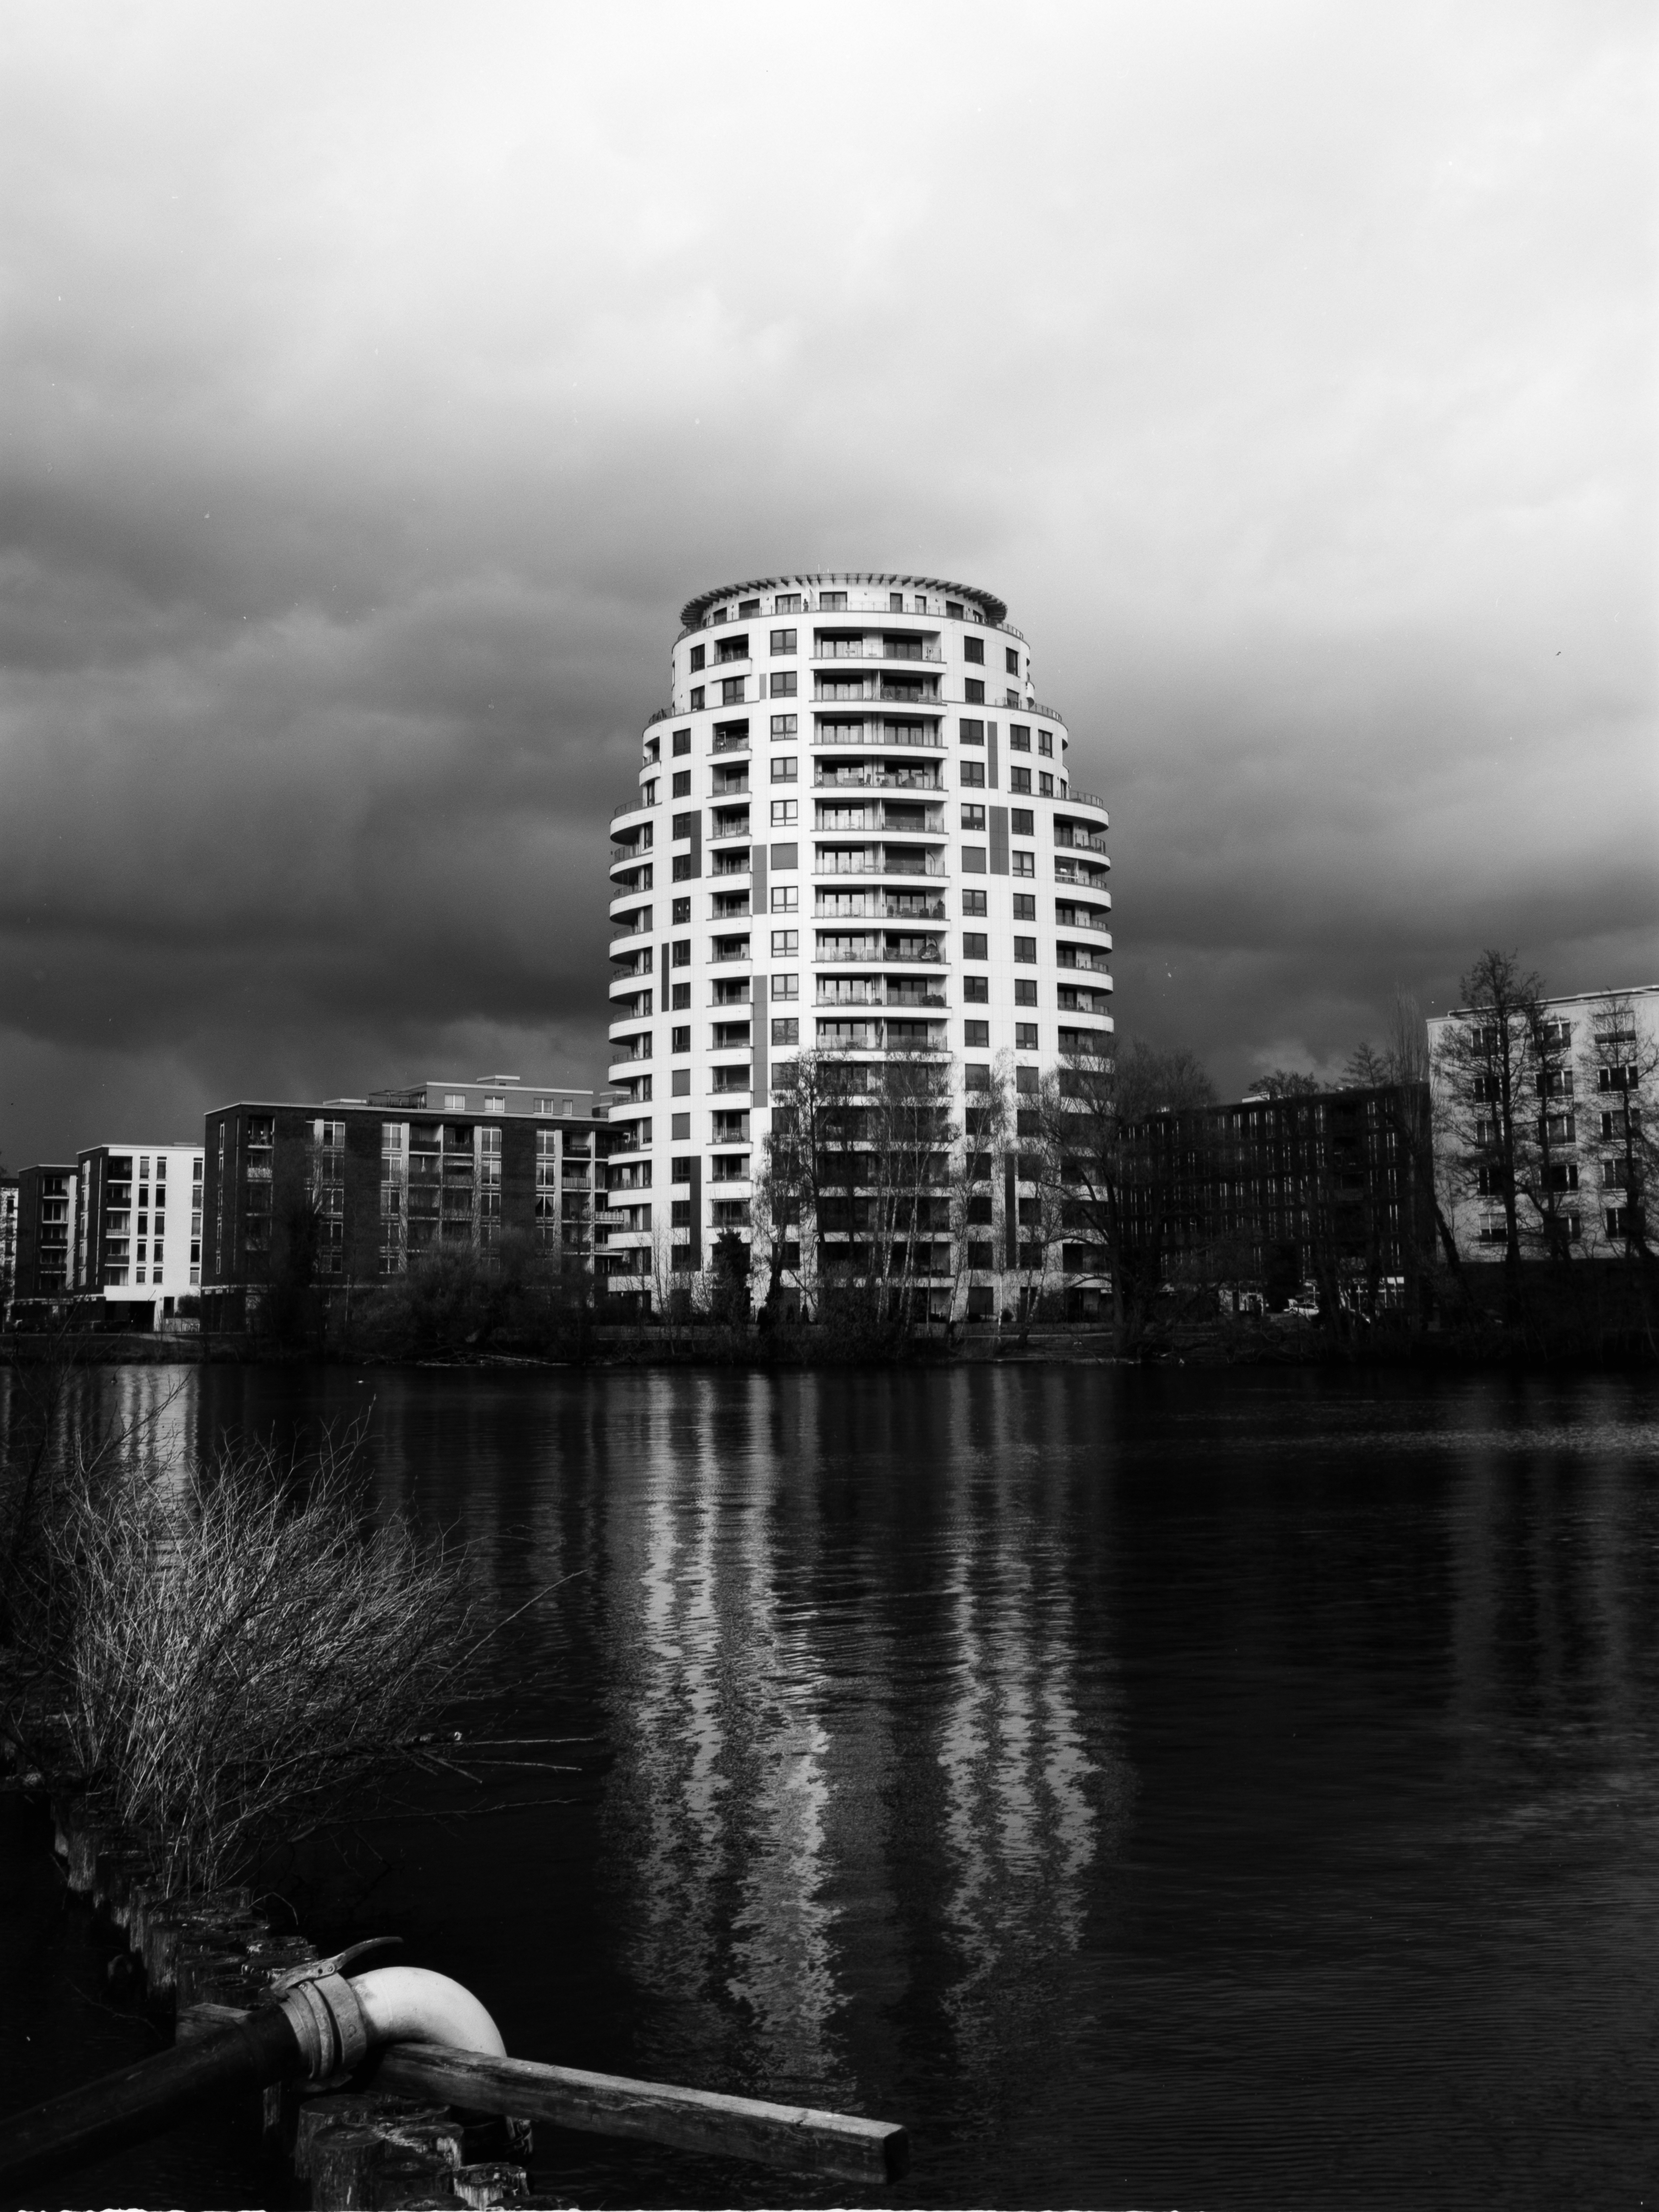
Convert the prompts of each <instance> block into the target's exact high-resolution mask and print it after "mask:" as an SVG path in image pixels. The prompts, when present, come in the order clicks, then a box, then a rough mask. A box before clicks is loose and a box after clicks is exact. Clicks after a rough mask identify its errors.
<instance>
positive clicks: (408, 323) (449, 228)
mask: <svg viewBox="0 0 1659 2212" xmlns="http://www.w3.org/2000/svg"><path fill="white" fill-rule="evenodd" d="M0 58H3V66H0V209H3V216H4V224H3V235H4V240H5V244H4V247H3V287H4V289H3V315H0V426H3V427H0V441H3V443H0V1155H3V1158H5V1160H6V1161H7V1163H8V1164H10V1165H13V1166H15V1165H17V1164H20V1163H21V1162H23V1161H27V1160H28V1159H32V1158H40V1157H49V1156H58V1155H62V1154H64V1153H66V1152H72V1151H73V1150H74V1148H75V1147H76V1146H78V1145H81V1144H86V1143H91V1142H94V1141H96V1140H98V1139H102V1138H106V1137H121V1136H126V1137H132V1136H136V1135H148V1136H156V1137H160V1136H165V1135H170V1134H173V1133H180V1134H182V1133H185V1132H187V1131H189V1130H191V1128H192V1127H199V1121H200V1115H201V1114H202V1112H203V1110H204V1108H205V1107H206V1106H207V1105H209V1104H210V1103H215V1102H216V1101H219V1100H222V1099H225V1098H228V1097H235V1096H247V1095H271V1094H273V1093H274V1094H281V1095H289V1096H301V1097H304V1096H316V1095H332V1094H337V1093H339V1092H342V1091H344V1092H362V1091H364V1090H366V1089H368V1087H369V1086H371V1085H379V1084H381V1083H385V1082H390V1081H395V1080H398V1079H404V1078H406V1077H408V1076H410V1075H414V1074H416V1073H434V1074H440V1073H450V1074H463V1075H465V1074H476V1073H483V1072H487V1071H493V1070H495V1069H497V1068H500V1069H513V1070H514V1071H516V1072H520V1073H524V1074H525V1075H526V1076H529V1077H532V1078H533V1077H536V1076H541V1075H547V1076H549V1077H552V1078H559V1077H562V1079H565V1080H567V1081H571V1082H580V1081H587V1082H598V1081H599V1080H601V1079H602V1076H603V1068H604V1060H605V1052H604V1036H605V983H606V980H607V969H606V962H605V939H606V934H607V931H606V923H605V911H606V907H605V902H606V881H605V859H606V849H605V820H606V817H607V816H608V814H609V812H610V811H611V808H612V806H613V805H616V804H617V802H618V801H619V800H620V799H622V798H623V795H624V794H625V793H626V792H627V790H628V789H629V786H630V783H631V781H632V777H633V772H634V768H635V762H636V759H637V752H638V742H639V731H640V727H641V724H642V722H643V721H644V720H645V717H646V716H647V714H649V713H650V712H651V711H652V710H653V708H655V707H657V706H658V705H659V704H660V703H662V702H663V700H664V699H665V696H666V680H667V650H668V647H669V644H670V642H671V639H672V636H673V634H674V631H675V629H676V628H677V626H678V609H679V606H680V605H681V604H682V602H683V601H684V599H686V598H688V597H689V596H690V594H691V592H694V591H695V590H696V589H699V588H701V587H703V586H708V585H712V584H715V583H719V582H720V581H722V580H728V579H738V578H742V577H747V576H750V575H754V574H763V573H765V572H766V571H768V570H769V569H771V568H774V567H780V566H781V567H789V568H796V567H809V568H810V567H817V566H841V565H847V566H852V567H857V568H887V567H892V568H916V569H921V570H924V571H926V572H927V573H930V574H941V575H950V576H958V577H961V578H963V580H966V581H968V582H970V583H978V584H981V585H982V586H984V587H986V588H987V589H988V590H991V591H994V592H997V593H999V594H1000V595H1001V596H1003V597H1005V598H1006V599H1007V601H1008V604H1009V608H1010V616H1011V619H1012V621H1013V622H1015V623H1018V624H1019V625H1020V627H1021V628H1022V629H1024V630H1025V631H1026V632H1027V634H1028V635H1029V636H1030V641H1031V645H1032V648H1033V652H1034V655H1035V663H1036V679H1037V690H1038V695H1039V696H1040V697H1041V698H1042V699H1044V700H1047V701H1050V702H1053V703H1054V704H1055V705H1056V706H1058V707H1059V708H1060V709H1061V711H1063V712H1064V713H1065V714H1066V716H1067V718H1068V721H1069V724H1070V727H1071V729H1072V732H1073V757H1072V767H1073V775H1074V777H1075V779H1076V781H1078V782H1079V784H1081V785H1083V786H1085V787H1088V788H1091V789H1094V790H1098V791H1100V792H1102V793H1103V794H1104V795H1105V797H1106V799H1107V802H1108V804H1109V806H1110V808H1111V811H1112V817H1113V837H1112V847H1111V849H1112V853H1113V857H1114V862H1115V869H1114V890H1115V899H1116V916H1115V921H1116V931H1117V947H1118V950H1117V957H1116V972H1117V983H1118V991H1117V1012H1118V1018H1119V1023H1120V1026H1121V1028H1124V1029H1127V1030H1133V1031H1135V1032H1138V1033H1140V1034H1143V1035H1146V1036H1150V1037H1152V1038H1153V1039H1154V1040H1156V1041H1158V1042H1173V1041H1177V1040H1179V1041H1182V1042H1188V1043H1189V1044H1191V1045H1192V1046H1193V1047H1194V1048H1195V1049H1197V1050H1198V1051H1199V1052H1200V1054H1202V1055H1203V1056H1204V1057H1205V1058H1206V1060H1207V1061H1208V1063H1209V1065H1210V1066H1211V1067H1212V1072H1213V1073H1215V1074H1216V1076H1217V1078H1218V1080H1220V1081H1221V1082H1222V1083H1223V1085H1224V1086H1225V1087H1227V1088H1230V1089H1231V1088H1233V1087H1236V1086H1237V1085H1241V1084H1242V1083H1243V1081H1244V1080H1245V1079H1247V1077H1248V1076H1249V1073H1251V1072H1252V1071H1253V1070H1254V1069H1255V1068H1256V1067H1257V1066H1261V1065H1262V1064H1265V1063H1267V1062H1268V1061H1277V1060H1296V1061H1299V1062H1300V1063H1301V1064H1303V1065H1306V1066H1316V1067H1319V1068H1322V1069H1328V1068H1333V1067H1335V1066H1340V1062H1341V1061H1342V1060H1343V1059H1344V1058H1345V1057H1346V1054H1347V1053H1348V1051H1349V1050H1350V1049H1351V1048H1352V1046H1353V1044H1354V1043H1355V1042H1357V1041H1358V1038H1359V1037H1360V1036H1362V1035H1365V1034H1370V1035H1371V1036H1376V1035H1377V1033H1378V1032H1379V1030H1381V1028H1382V1026H1383V1023H1384V1020H1385V1018H1386V1012H1387V1006H1388V1004H1389V1000H1390V999H1391V996H1392V994H1393V991H1394V988H1395V986H1396V985H1397V984H1401V985H1404V986H1406V987H1408V988H1410V989H1413V990H1414V991H1415V992H1417V993H1418V994H1419V995H1420V997H1421V998H1422V1000H1424V1002H1425V1004H1431V1003H1438V1004H1442V1005H1443V1004H1444V1003H1446V1002H1447V1000H1448V999H1449V996H1450V994H1452V992H1453V991H1454V990H1455V979H1456V976H1457V975H1458V973H1459V972H1460V970H1461V969H1463V968H1464V967H1466V966H1467V965H1468V963H1469V961H1470V958H1471V957H1472V956H1473V954H1474V951H1477V950H1478V949H1479V947H1480V945H1484V944H1488V943H1497V944H1502V945H1518V946H1519V947H1520V948H1521V949H1522V951H1523V953H1524V954H1525V955H1526V957H1528V960H1529V961H1531V962H1533V963H1535V964H1537V965H1538V966H1539V967H1541V969H1544V970H1545V972H1546V974H1547V977H1548V979H1549V981H1551V983H1552V984H1553V986H1554V987H1557V988H1559V989H1561V990H1568V989H1580V988H1590V987H1597V986H1602V985H1613V984H1624V983H1631V982H1636V981H1654V980H1656V978H1659V960H1656V957H1655V951H1656V947H1655V939H1654V933H1653V922H1654V913H1655V902H1654V881H1655V869H1654V858H1655V829H1656V826H1659V746H1656V744H1655V741H1654V738H1655V733H1654V691H1655V683H1654V677H1655V661H1656V655H1655V635H1654V604H1655V592H1654V586H1655V582H1656V562H1655V532H1654V500H1653V492H1654V479H1655V471H1654V460H1655V439H1654V431H1655V422H1654V407H1653V392H1654V388H1655V387H1654V368H1655V348H1654V343H1653V309H1654V284H1653V269H1654V258H1653V247H1654V236H1653V228H1654V226H1653V210H1654V204H1655V197H1654V189H1653V187H1654V182H1655V179H1654V175H1653V167H1652V146H1653V144H1654V143H1655V139H1654V124H1655V119H1656V118H1655V108H1656V101H1655V98H1654V94H1655V64H1656V39H1655V26H1654V18H1653V15H1652V13H1651V10H1650V9H1647V8H1645V7H1644V6H1638V5H1632V6H1622V7H1621V6H1599V5H1596V4H1594V0H1592V3H1591V4H1588V5H1583V4H1575V5H1573V6H1571V7H1567V6H1559V7H1535V6H1528V5H1525V4H1522V5H1519V6H1516V5H1514V4H1507V5H1502V6H1491V7H1483V6H1480V5H1472V6H1466V7H1461V8H1459V9H1455V10H1452V11H1447V10H1445V9H1442V8H1430V7H1413V6H1409V5H1407V6H1397V5H1389V6H1387V7H1383V6H1381V5H1378V6H1362V7H1358V8H1331V7H1329V6H1328V5H1324V4H1320V5H1310V6H1304V7H1298V6H1283V5H1275V4H1259V5H1255V6H1251V7H1249V8H1240V7H1237V6H1236V5H1232V4H1228V5H1225V6H1216V7H1212V8H1206V7H1194V6H1183V5H1179V4H1177V5H1175V6H1171V7H1159V8H1147V7H1145V6H1139V5H1137V6H1133V7H1127V8H1119V7H1113V6H1109V5H1086V6H1085V5H1079V6H1076V7H1070V6H1067V7H1058V6H1050V7H1042V6H1038V7H1035V8H1030V9H1024V10H1018V11H1014V10H1008V9H991V8H987V7H982V6H976V5H971V4H969V5H965V6H963V5H957V6H951V7H950V8H948V9H947V8H943V7H933V6H924V5H912V6H905V7H900V8H893V7H890V6H888V7H870V8H860V7H858V6H850V7H842V8H841V9H836V11H834V12H833V14H829V15H826V14H825V13H823V11H811V10H809V11H805V13H803V12H801V11H789V10H784V9H779V8H776V7H775V6H765V7H760V6H744V5H727V6H722V7H721V8H720V9H708V8H700V7H696V6H691V7H686V6H680V5H677V6H653V5H633V6H629V7H626V8H623V7H617V8H611V9H599V8H594V7H591V6H590V7H584V8H580V9H579V8H575V7H550V6H536V7H510V6H489V5H485V6H482V7H477V8H471V9H465V10H459V9H453V8H447V9H436V8H422V7H410V6H407V5H399V6H397V7H392V6H389V5H388V6H381V5H375V4H367V5H361V6H357V7H354V8H351V9H337V8H327V9H325V8H322V7H315V8H307V7H303V6H301V7H295V6H287V7H283V8H281V9H276V8H267V9H237V10H229V9H222V8H210V7H202V8H185V7H176V6H167V5H148V6H145V7H143V8H142V9H141V8H137V7H125V6H123V7H115V6H110V7H105V8H99V7H96V6H89V7H85V8H76V9H60V8H50V7H45V6H42V7H39V8H33V9H30V8H26V7H23V8H17V9H11V10H9V11H8V13H7V15H6V16H5V18H4V21H3V23H0Z"/></svg>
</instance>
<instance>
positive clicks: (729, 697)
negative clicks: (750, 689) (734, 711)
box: [720, 676, 743, 707]
mask: <svg viewBox="0 0 1659 2212" xmlns="http://www.w3.org/2000/svg"><path fill="white" fill-rule="evenodd" d="M720 704H721V706H722V707H741V706H742V704H743V678H742V677H741V676H722V677H721V678H720Z"/></svg>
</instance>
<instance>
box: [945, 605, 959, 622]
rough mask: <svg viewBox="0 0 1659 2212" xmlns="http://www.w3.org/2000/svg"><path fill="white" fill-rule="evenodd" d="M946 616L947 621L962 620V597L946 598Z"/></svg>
mask: <svg viewBox="0 0 1659 2212" xmlns="http://www.w3.org/2000/svg"><path fill="white" fill-rule="evenodd" d="M945 620H946V621H947V622H960V621H961V620H962V601H961V600H960V599H946V601H945Z"/></svg>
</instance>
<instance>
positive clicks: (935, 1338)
mask: <svg viewBox="0 0 1659 2212" xmlns="http://www.w3.org/2000/svg"><path fill="white" fill-rule="evenodd" d="M1009 1362H1012V1363H1018V1364H1036V1365H1042V1364H1060V1365H1071V1366H1087V1367H1100V1366H1121V1367H1157V1366H1171V1365H1187V1366H1200V1367H1309V1368H1328V1367H1338V1368H1353V1367H1366V1366H1386V1367H1404V1368H1421V1369H1425V1370H1433V1371H1437V1372H1446V1371H1453V1372H1455V1371H1458V1370H1465V1371H1468V1372H1478V1371H1481V1370H1492V1369H1510V1370H1516V1369H1518V1370H1527V1369H1530V1368H1533V1367H1538V1366H1543V1367H1547V1368H1550V1369H1553V1370H1559V1371H1562V1372H1571V1371H1584V1372H1597V1371H1603V1370H1614V1371H1620V1372H1624V1371H1630V1370H1652V1369H1653V1368H1654V1367H1655V1366H1656V1365H1659V1358H1656V1353H1655V1349H1654V1346H1653V1345H1652V1343H1651V1342H1650V1340H1648V1338H1647V1336H1646V1334H1645V1333H1644V1330H1643V1329H1642V1328H1640V1327H1638V1326H1625V1327H1618V1328H1598V1327H1594V1326H1591V1327H1585V1326H1583V1325H1576V1326H1573V1325H1560V1324H1559V1323H1558V1322H1556V1321H1555V1320H1554V1318H1553V1317H1552V1316H1537V1317H1533V1318H1529V1319H1528V1321H1525V1322H1522V1323H1521V1324H1520V1325H1519V1326H1518V1327H1513V1328H1511V1327H1506V1326H1504V1324H1503V1323H1502V1322H1499V1321H1498V1320H1497V1319H1496V1318H1495V1317H1493V1316H1477V1317H1476V1318H1475V1319H1474V1320H1473V1321H1472V1322H1468V1323H1466V1324H1465V1325H1463V1326H1461V1327H1446V1326H1434V1327H1431V1328H1427V1329H1423V1330H1419V1331H1416V1332H1412V1333H1408V1332H1407V1331H1406V1330H1405V1329H1403V1328H1394V1327H1390V1326H1389V1325H1388V1324H1387V1323H1386V1322H1384V1323H1382V1324H1366V1323H1363V1322H1358V1323H1356V1324H1354V1325H1353V1327H1352V1328H1351V1330H1350V1332H1349V1334H1346V1335H1345V1336H1342V1337H1337V1336H1334V1335H1333V1334H1332V1333H1331V1332H1330V1331H1329V1330H1328V1329H1326V1328H1323V1327H1322V1325H1321V1323H1320V1322H1318V1320H1317V1319H1316V1318H1315V1317H1312V1316H1304V1315H1299V1314H1285V1315H1253V1316H1237V1317H1230V1318H1227V1319H1224V1320H1212V1321H1206V1322H1169V1323H1166V1324H1155V1325H1154V1326H1153V1327H1152V1328H1150V1329H1148V1330H1146V1332H1144V1333H1143V1334H1142V1335H1141V1336H1140V1338H1139V1340H1138V1342H1137V1343H1136V1344H1135V1346H1133V1349H1130V1350H1127V1351H1125V1350H1121V1349H1120V1348H1119V1347H1118V1346H1117V1343H1116V1341H1115V1336H1114V1333H1113V1332H1112V1330H1111V1329H1109V1328H1098V1327H1091V1326H1087V1325H1079V1324H1075V1323H1065V1322H1054V1323H1051V1322H1034V1323H1032V1324H1030V1326H1028V1327H1024V1328H1021V1327H1018V1326H1017V1325H1013V1326H1009V1327H1006V1328H955V1329H952V1330H951V1331H948V1332H947V1331H945V1330H944V1329H920V1330H913V1331H909V1332H906V1333H900V1332H898V1331H871V1332H868V1333H866V1334H862V1335H860V1336H856V1337H850V1336H848V1334H846V1333H844V1332H841V1331H833V1330H823V1329H819V1328H813V1327H810V1326H809V1327H805V1328H802V1327H794V1328H783V1329H777V1330H772V1329H768V1328H763V1327H761V1326H759V1325H758V1324H756V1323H753V1322H751V1323H750V1324H748V1325H746V1326H737V1327H732V1326H726V1325H720V1324H715V1323H709V1324H703V1325H698V1326H688V1325H685V1324H673V1323H664V1324H661V1325H653V1324H651V1323H635V1324H630V1325H629V1326H626V1327H617V1326H609V1327H595V1328H589V1329H587V1330H586V1331H584V1332H582V1333H581V1334H580V1337H578V1338H576V1339H575V1340H573V1341H571V1342H568V1343H556V1344H554V1345H552V1346H548V1347H546V1348H539V1347H535V1346H524V1345H520V1344H499V1343H498V1344H489V1343H483V1344H480V1343H472V1342H460V1343H443V1342H438V1343H435V1344H432V1345H430V1346H426V1347H423V1348H421V1349H412V1348H411V1349H398V1350H395V1351H392V1350H387V1349H386V1348H385V1347H383V1346H379V1345H374V1344H365V1343H362V1342H358V1341H356V1340H353V1339H352V1338H350V1337H342V1336H329V1337H325V1338H324V1339H322V1340H320V1341H318V1340H308V1341H305V1342H300V1343H281V1342H277V1341H275V1340H272V1339H271V1338H270V1337H269V1336H265V1335H262V1334H258V1333H256V1332H252V1331H249V1332H245V1333H232V1332H228V1331H226V1332H221V1333H217V1334H209V1335H201V1336H193V1337H191V1336H148V1335H143V1334H136V1333H131V1332H128V1333H124V1334H114V1333H104V1332H99V1333H97V1334H93V1333H91V1332H88V1333H87V1334H72V1335H67V1336H66V1335H64V1334H19V1335H12V1336H0V1365H7V1364H15V1365H19V1366H39V1365H42V1364H57V1365H66V1366H75V1367H132V1366H176V1367H198V1366H202V1365H215V1366H258V1367H277V1368H283V1367H305V1366H312V1365H315V1364H324V1365H333V1366H342V1367H354V1368H357V1369H359V1370H368V1369H393V1370H396V1369H430V1368H454V1369H477V1370H495V1371H507V1370H527V1371H544V1372H550V1371H555V1370H560V1369H563V1368H573V1367H574V1368H650V1367H671V1368H678V1367H738V1368H754V1369H762V1370H788V1369H812V1368H819V1369H836V1368H845V1367H860V1368H874V1367H894V1366H896V1367H919V1368H927V1367H954V1366H978V1365H987V1364H1001V1363H1009Z"/></svg>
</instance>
